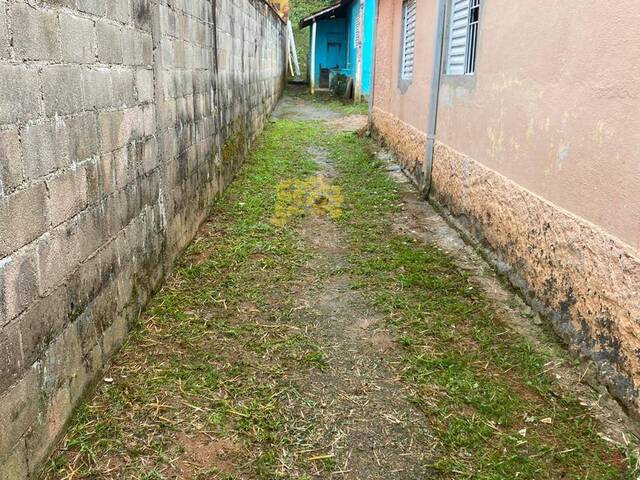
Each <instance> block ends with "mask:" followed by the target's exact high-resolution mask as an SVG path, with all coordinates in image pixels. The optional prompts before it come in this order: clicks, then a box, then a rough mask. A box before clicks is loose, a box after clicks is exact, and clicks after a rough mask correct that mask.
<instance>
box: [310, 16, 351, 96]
mask: <svg viewBox="0 0 640 480" xmlns="http://www.w3.org/2000/svg"><path fill="white" fill-rule="evenodd" d="M309 38H311V28H309ZM347 48H348V47H347V22H346V19H344V18H336V19H333V20H321V21H319V22H318V24H317V27H316V68H315V77H316V87H318V86H319V85H320V83H319V82H320V68H334V67H338V68H345V67H346V66H347Z"/></svg>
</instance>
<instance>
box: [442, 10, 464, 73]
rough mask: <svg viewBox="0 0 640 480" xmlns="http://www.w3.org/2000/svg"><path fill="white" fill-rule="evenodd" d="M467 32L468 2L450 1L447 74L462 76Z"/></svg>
mask: <svg viewBox="0 0 640 480" xmlns="http://www.w3.org/2000/svg"><path fill="white" fill-rule="evenodd" d="M468 30H469V0H452V4H451V31H450V32H449V51H448V53H447V73H448V74H449V75H464V73H465V66H466V57H467V38H468Z"/></svg>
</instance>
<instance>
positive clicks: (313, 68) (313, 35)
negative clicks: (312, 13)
mask: <svg viewBox="0 0 640 480" xmlns="http://www.w3.org/2000/svg"><path fill="white" fill-rule="evenodd" d="M310 57H311V58H310V59H309V63H310V64H311V65H310V66H309V68H310V69H311V75H310V77H309V90H310V93H311V95H313V94H315V90H316V19H315V18H314V19H313V24H312V25H311V55H310Z"/></svg>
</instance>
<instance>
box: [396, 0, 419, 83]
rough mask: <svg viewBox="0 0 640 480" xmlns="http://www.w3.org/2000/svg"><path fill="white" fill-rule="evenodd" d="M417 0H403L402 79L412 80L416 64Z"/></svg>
mask: <svg viewBox="0 0 640 480" xmlns="http://www.w3.org/2000/svg"><path fill="white" fill-rule="evenodd" d="M416 22H417V2H416V0H404V1H403V2H402V55H401V57H400V79H401V80H411V79H412V78H413V69H414V65H415V61H414V60H415V49H416Z"/></svg>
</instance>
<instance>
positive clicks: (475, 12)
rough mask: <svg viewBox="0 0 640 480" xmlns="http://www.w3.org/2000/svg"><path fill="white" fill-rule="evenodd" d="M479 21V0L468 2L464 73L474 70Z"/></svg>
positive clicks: (473, 71) (470, 72)
mask: <svg viewBox="0 0 640 480" xmlns="http://www.w3.org/2000/svg"><path fill="white" fill-rule="evenodd" d="M479 23H480V0H471V2H470V3H469V28H468V30H467V55H466V57H467V62H466V65H465V71H464V73H465V74H467V75H469V74H472V73H475V71H476V52H477V49H478V26H479Z"/></svg>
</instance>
